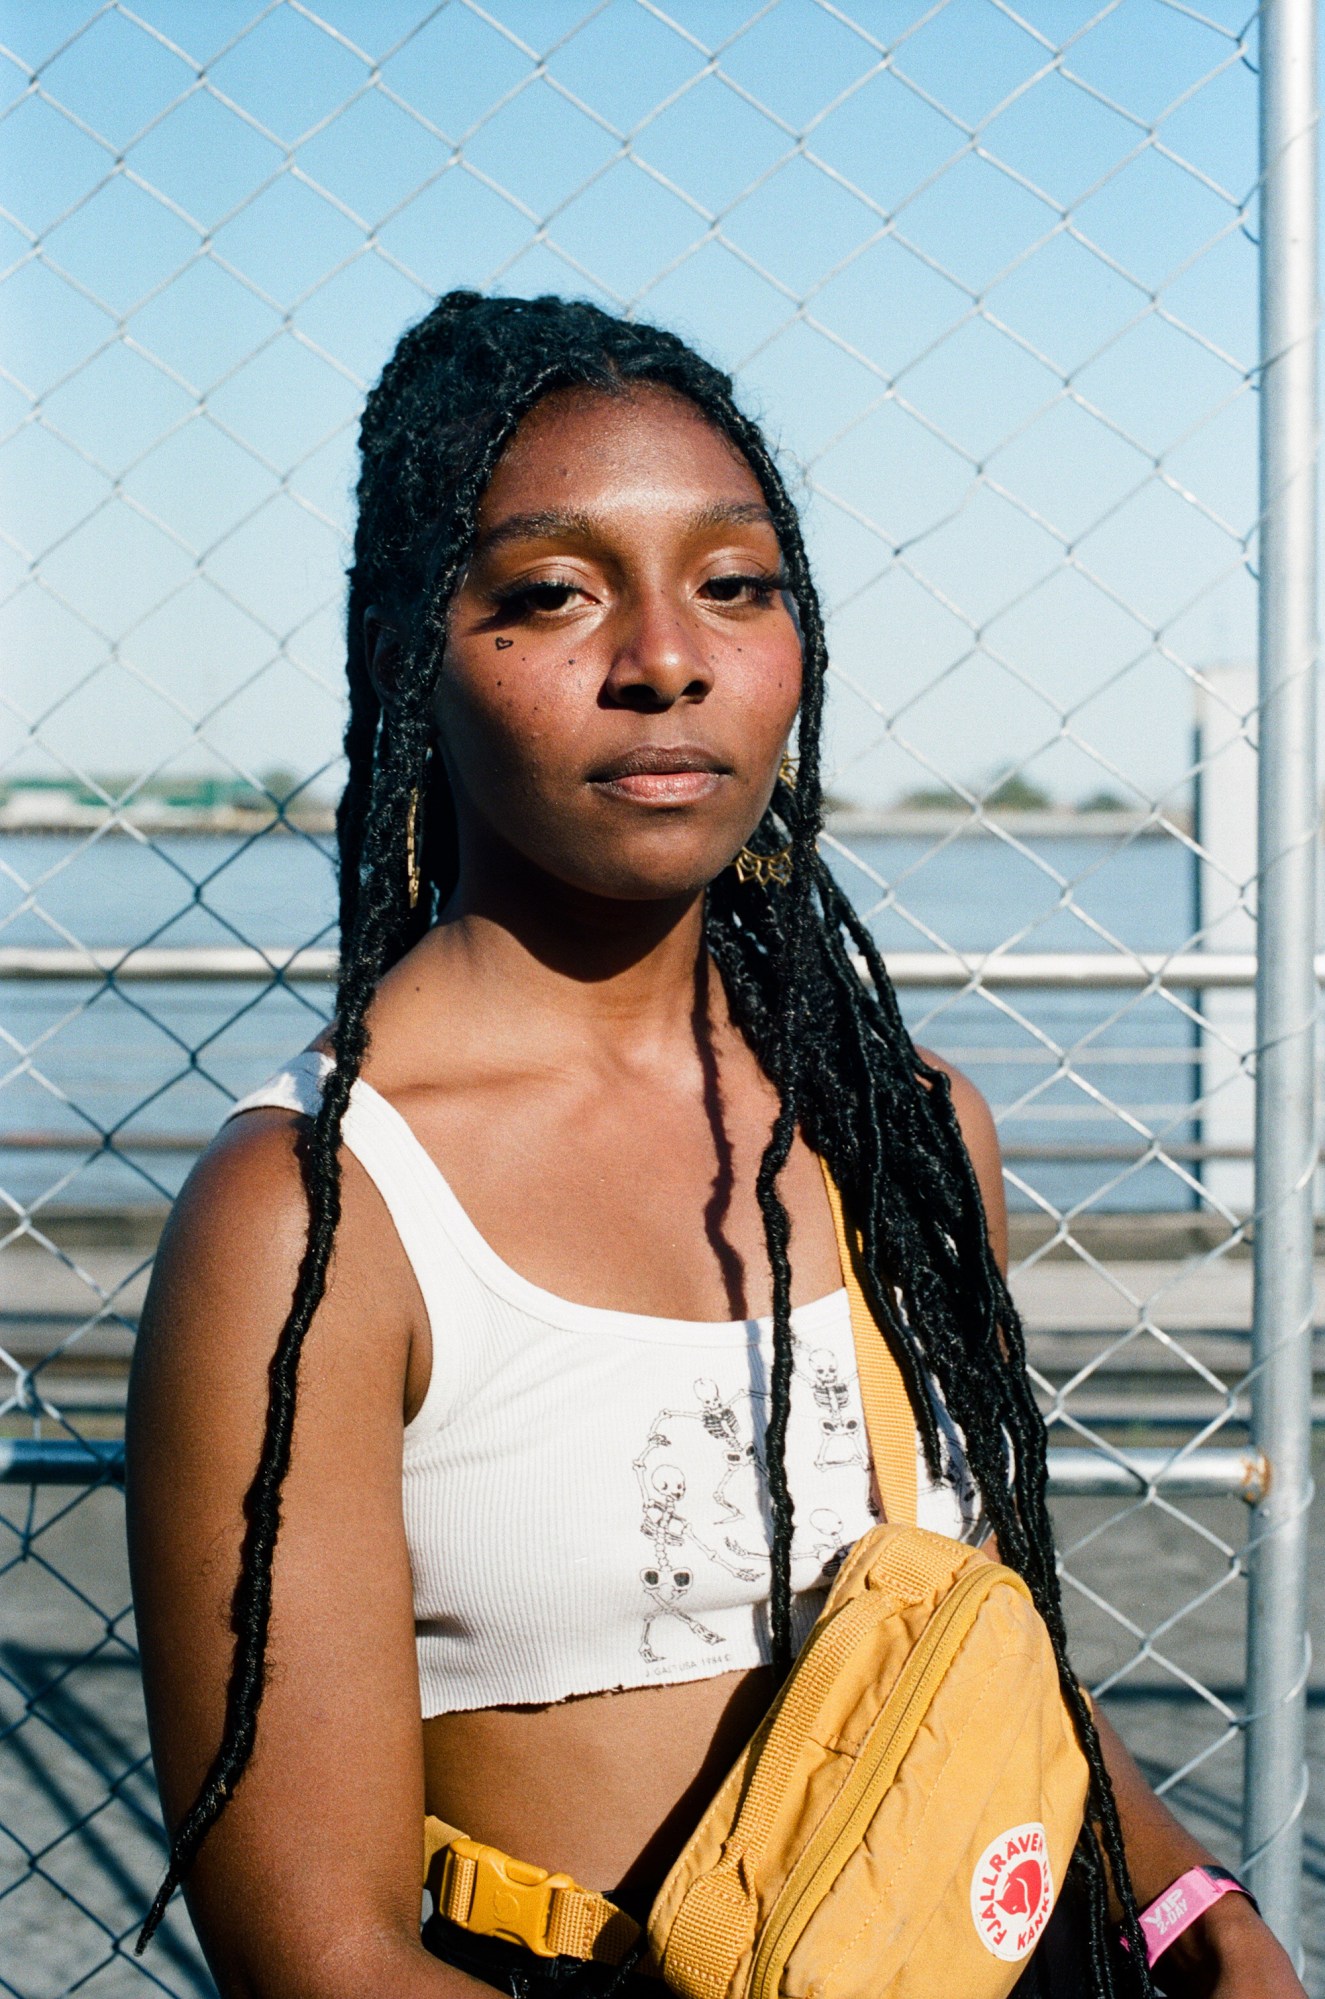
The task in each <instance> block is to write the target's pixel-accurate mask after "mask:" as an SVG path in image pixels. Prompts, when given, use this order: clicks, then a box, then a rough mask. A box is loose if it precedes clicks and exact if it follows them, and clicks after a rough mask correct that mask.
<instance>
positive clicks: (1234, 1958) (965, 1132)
mask: <svg viewBox="0 0 1325 1999" xmlns="http://www.w3.org/2000/svg"><path fill="white" fill-rule="evenodd" d="M919 1052H920V1054H921V1056H922V1058H923V1059H924V1060H925V1061H926V1062H928V1063H930V1064H932V1066H933V1067H934V1068H936V1069H941V1070H943V1072H944V1073H945V1074H946V1075H947V1076H948V1077H949V1079H950V1080H951V1084H952V1101H953V1108H954V1109H955V1111H956V1113H957V1121H958V1123H959V1124H960V1126H961V1133H962V1138H963V1140H964V1141H965V1144H966V1149H967V1152H968V1153H969V1155H970V1160H971V1165H972V1167H973V1168H974V1170H975V1177H976V1179H977V1180H978V1182H979V1184H980V1192H981V1195H982V1197H983V1200H984V1206H985V1217H986V1220H987V1222H988V1225H989V1241H990V1246H991V1248H992V1249H993V1252H994V1257H995V1260H996V1261H997V1263H998V1267H999V1269H1000V1270H1001V1271H1002V1272H1003V1274H1004V1276H1006V1275H1007V1267H1008V1214H1007V1201H1006V1197H1005V1195H1004V1190H1003V1161H1002V1155H1001V1153H1000V1151H999V1144H998V1132H997V1129H996V1128H995V1125H994V1120H993V1117H992V1115H991V1113H990V1109H989V1106H988V1104H987V1103H986V1102H985V1100H984V1098H983V1097H982V1096H981V1094H980V1092H979V1090H977V1089H976V1087H975V1085H974V1083H972V1082H971V1081H970V1079H969V1077H966V1076H963V1075H962V1073H961V1071H960V1070H959V1069H954V1068H953V1067H952V1066H951V1065H950V1064H949V1063H947V1062H944V1061H943V1060H942V1058H941V1057H939V1056H937V1055H934V1054H932V1053H931V1052H930V1051H929V1050H928V1049H921V1050H920V1051H919ZM1095 1725H1096V1728H1097V1730H1098V1732H1099V1738H1100V1747H1101V1748H1102V1749H1103V1751H1104V1761H1105V1764H1106V1765H1107V1767H1108V1771H1109V1776H1110V1778H1111V1780H1112V1783H1113V1790H1114V1796H1115V1798H1116V1799H1117V1803H1118V1816H1119V1819H1120V1821H1121V1823H1122V1829H1123V1843H1124V1845H1125V1847H1126V1850H1127V1864H1128V1868H1129V1870H1130V1872H1131V1876H1132V1885H1133V1887H1134V1888H1135V1890H1136V1897H1137V1901H1138V1903H1139V1904H1140V1906H1141V1907H1142V1908H1143V1909H1144V1908H1145V1907H1146V1906H1147V1905H1148V1904H1149V1903H1150V1902H1153V1901H1154V1899H1155V1897H1156V1896H1157V1895H1161V1894H1163V1892H1164V1890H1165V1889H1166V1888H1167V1887H1169V1886H1170V1884H1171V1883H1172V1882H1174V1881H1176V1880H1177V1878H1178V1876H1179V1875H1180V1874H1185V1873H1186V1872H1187V1869H1188V1868H1189V1867H1199V1866H1201V1865H1203V1864H1206V1863H1213V1862H1214V1861H1215V1856H1214V1854H1212V1853H1211V1852H1210V1851H1209V1849H1208V1848H1207V1847H1204V1846H1202V1844H1201V1842H1200V1840H1198V1839H1196V1838H1195V1837H1194V1836H1193V1834H1191V1833H1190V1832H1188V1831H1187V1828H1186V1827H1185V1826H1184V1825H1182V1824H1181V1823H1180V1822H1179V1820H1178V1819H1176V1818H1175V1817H1174V1815H1173V1813H1172V1812H1171V1811H1170V1810H1169V1808H1168V1806H1167V1805H1166V1804H1164V1803H1163V1801H1162V1800H1161V1799H1160V1798H1157V1797H1156V1796H1155V1793H1154V1791H1153V1790H1152V1789H1151V1787H1150V1785H1149V1784H1148V1783H1147V1782H1146V1780H1145V1778H1144V1777H1143V1776H1142V1774H1141V1772H1140V1770H1139V1769H1138V1768H1137V1766H1136V1763H1135V1762H1134V1761H1133V1759H1132V1757H1131V1756H1130V1755H1129V1753H1128V1751H1127V1750H1126V1748H1124V1746H1123V1743H1122V1741H1121V1740H1120V1738H1119V1736H1118V1734H1117V1732H1116V1731H1115V1729H1114V1728H1113V1726H1112V1724H1111V1723H1110V1722H1109V1720H1108V1719H1107V1718H1106V1716H1104V1715H1103V1714H1102V1713H1100V1711H1099V1710H1098V1709H1096V1711H1095ZM1116 1913H1117V1911H1116V1910H1115V1914H1116ZM1163 1965H1164V1971H1165V1974H1166V1983H1167V1984H1168V1985H1170V1986H1171V1987H1172V1989H1173V1990H1174V1991H1175V1992H1176V1993H1181V1994H1183V1995H1184V1999H1306V1994H1305V1993H1304V1992H1303V1989H1302V1986H1301V1985H1300V1984H1299V1983H1298V1980H1297V1978H1296V1977H1295V1976H1294V1973H1293V1969H1292V1966H1291V1965H1290V1964H1289V1961H1288V1958H1287V1956H1286V1955H1285V1953H1284V1951H1283V1950H1282V1948H1281V1947H1280V1945H1279V1943H1278V1941H1277V1939H1276V1938H1275V1937H1274V1936H1273V1934H1272V1933H1271V1931H1270V1929H1269V1927H1268V1926H1267V1925H1266V1924H1265V1923H1263V1922H1262V1921H1261V1919H1260V1917H1259V1916H1258V1915H1257V1914H1256V1912H1255V1910H1254V1909H1253V1908H1252V1906H1251V1904H1250V1902H1248V1901H1247V1900H1246V1899H1245V1898H1244V1897H1243V1896H1241V1895H1226V1896H1225V1897H1224V1898H1223V1900H1222V1901H1219V1902H1216V1903H1215V1905H1214V1907H1213V1908H1212V1909H1210V1910H1209V1911H1207V1913H1206V1914H1205V1915H1204V1916H1202V1917H1201V1918H1200V1920H1199V1921H1198V1922H1196V1923H1193V1925H1192V1927H1191V1928H1190V1929H1189V1930H1188V1931H1186V1932H1185V1934H1184V1935H1183V1936H1182V1937H1180V1938H1179V1939H1178V1941H1177V1942H1176V1943H1175V1944H1174V1945H1173V1946H1172V1947H1171V1949H1170V1950H1169V1951H1167V1952H1166V1953H1165V1956H1164V1960H1163Z"/></svg>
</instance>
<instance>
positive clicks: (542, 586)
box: [498, 578, 580, 618]
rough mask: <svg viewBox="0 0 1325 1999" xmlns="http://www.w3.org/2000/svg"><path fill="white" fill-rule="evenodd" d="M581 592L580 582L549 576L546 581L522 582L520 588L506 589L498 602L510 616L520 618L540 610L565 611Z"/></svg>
mask: <svg viewBox="0 0 1325 1999" xmlns="http://www.w3.org/2000/svg"><path fill="white" fill-rule="evenodd" d="M579 594H580V591H579V586H578V584H575V583H557V582H554V581H553V580H552V579H551V578H549V579H548V580H547V581H546V582H545V583H522V584H520V586H519V587H518V589H515V590H508V591H506V592H505V593H504V594H503V595H502V596H501V597H500V598H499V600H498V603H499V607H500V609H501V610H502V611H503V612H505V614H506V615H507V616H508V617H517V618H519V617H526V616H528V615H530V614H531V613H535V614H536V613H538V612H540V611H564V610H565V608H566V606H567V605H568V604H569V603H570V601H571V599H572V598H573V597H577V596H578V595H579Z"/></svg>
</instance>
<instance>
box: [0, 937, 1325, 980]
mask: <svg viewBox="0 0 1325 1999" xmlns="http://www.w3.org/2000/svg"><path fill="white" fill-rule="evenodd" d="M885 962H886V964H887V966H888V973H889V977H890V978H891V979H892V981H893V984H894V985H897V986H905V987H920V988H943V989H953V988H956V989H961V988H963V987H966V986H975V985H980V986H986V987H988V988H989V989H990V990H991V991H993V990H995V989H997V990H999V991H1008V990H1012V991H1016V990H1021V989H1025V988H1044V989H1050V990H1057V991H1072V990H1081V991H1086V992H1094V991H1106V990H1108V991H1112V990H1123V991H1135V990H1142V989H1144V988H1145V987H1146V986H1149V985H1155V984H1159V985H1163V986H1165V987H1168V988H1170V989H1174V988H1181V989H1183V990H1191V989H1202V988H1206V987H1245V988H1248V989H1250V988H1251V987H1252V986H1254V985H1255V983H1256V959H1255V956H1254V955H1253V954H1252V953H1251V952H1250V951H1176V952H1171V953H1168V954H1167V955H1166V954H1165V953H1164V952H1162V951H1142V952H1128V953H1124V952H1121V951H1001V952H1000V951H991V952H986V953H972V954H970V955H969V956H968V955H965V954H963V953H962V952H959V951H892V952H887V953H885ZM335 973H336V953H335V951H334V950H331V949H330V948H328V947H325V946H321V945H318V946H309V947H308V948H306V949H297V948H296V949H290V948H289V947H287V946H284V945H281V946H276V945H273V946H272V947H271V948H270V949H259V947H258V946H257V945H252V944H177V945H157V944H154V945H145V946H143V947H142V948H141V949H137V950H136V949H134V948H133V947H132V946H129V947H127V948H125V947H120V946H108V947H107V946H102V947H95V948H94V947H91V946H89V947H88V948H87V949H78V948H76V947H73V946H68V945H60V944H35V945H22V944H11V945H6V946H5V947H4V948H3V949H0V979H12V980H19V979H22V980H31V979H42V980H56V981H60V980H69V979H103V978H115V979H119V980H130V979H132V980H134V981H143V980H154V981H164V982H168V983H173V982H176V981H179V982H192V981H201V982H203V983H205V984H223V983H229V982H232V981H243V982H251V981H253V980H258V979H269V978H272V977H273V976H275V975H278V974H279V976H280V977H282V978H284V979H289V980H293V981H296V982H298V983H300V984H321V983H325V982H326V981H327V980H330V979H332V978H334V977H335ZM1316 977H1317V979H1319V980H1322V981H1325V954H1322V955H1321V956H1319V957H1318V958H1317V960H1316Z"/></svg>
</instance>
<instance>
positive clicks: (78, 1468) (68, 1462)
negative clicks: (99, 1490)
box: [0, 1437, 124, 1485]
mask: <svg viewBox="0 0 1325 1999" xmlns="http://www.w3.org/2000/svg"><path fill="white" fill-rule="evenodd" d="M123 1477H124V1445H123V1444H122V1443H121V1442H120V1441H119V1439H118V1438H116V1439H113V1440H112V1441H110V1442H106V1443H103V1442H100V1441H92V1440H89V1441H88V1442H87V1443H78V1442H71V1441H70V1440H69V1439H68V1438H64V1437H60V1438H54V1437H52V1438H50V1439H47V1438H45V1437H0V1485H96V1484H98V1483H99V1482H100V1481H102V1480H106V1481H108V1482H110V1483H112V1484H118V1483H120V1481H122V1479H123Z"/></svg>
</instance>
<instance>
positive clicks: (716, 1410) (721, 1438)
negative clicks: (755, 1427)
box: [645, 1376, 765, 1520]
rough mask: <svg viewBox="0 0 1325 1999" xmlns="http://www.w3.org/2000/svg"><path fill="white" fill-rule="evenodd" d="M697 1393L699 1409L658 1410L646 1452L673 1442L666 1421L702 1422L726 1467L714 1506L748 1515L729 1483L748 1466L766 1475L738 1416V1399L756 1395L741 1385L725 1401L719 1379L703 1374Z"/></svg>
mask: <svg viewBox="0 0 1325 1999" xmlns="http://www.w3.org/2000/svg"><path fill="white" fill-rule="evenodd" d="M695 1396H696V1399H697V1401H698V1403H699V1407H698V1408H697V1409H660V1410H659V1411H658V1414H657V1415H656V1416H655V1417H654V1419H653V1425H652V1428H651V1430H650V1433H649V1443H648V1445H646V1446H645V1449H646V1451H647V1450H648V1448H649V1447H650V1446H651V1445H653V1444H655V1443H658V1444H662V1445H664V1446H667V1445H669V1444H670V1442H671V1439H670V1437H668V1436H667V1434H666V1432H665V1431H664V1429H663V1427H662V1426H663V1424H664V1423H695V1422H697V1423H699V1424H700V1425H701V1426H702V1428H703V1430H704V1434H705V1436H707V1437H711V1438H712V1440H713V1442H714V1443H715V1444H716V1445H717V1446H718V1448H719V1450H720V1451H721V1452H722V1457H723V1463H724V1465H725V1467H726V1469H725V1470H724V1471H723V1474H722V1476H721V1478H720V1479H719V1480H718V1483H717V1485H716V1486H715V1487H714V1488H713V1503H714V1505H715V1506H720V1507H721V1508H722V1510H723V1512H724V1513H725V1514H726V1516H727V1518H728V1519H729V1520H742V1519H744V1517H745V1515H744V1511H743V1509H742V1508H741V1507H739V1506H733V1504H732V1502H731V1500H730V1499H728V1497H727V1488H728V1486H729V1485H730V1484H731V1482H732V1480H733V1479H734V1478H735V1476H736V1474H737V1472H739V1471H744V1470H746V1469H747V1468H749V1469H753V1471H754V1473H755V1475H756V1477H757V1478H759V1479H763V1478H764V1477H765V1472H764V1466H763V1461H762V1459H761V1458H760V1456H759V1452H758V1449H757V1448H756V1446H755V1444H754V1441H753V1439H751V1440H750V1441H749V1442H747V1441H746V1440H745V1438H744V1437H742V1435H741V1426H740V1423H739V1421H738V1420H737V1415H736V1405H737V1403H738V1402H752V1401H753V1399H754V1398H753V1396H752V1395H751V1392H750V1390H749V1389H748V1388H742V1389H740V1390H738V1391H737V1393H736V1394H735V1395H730V1396H728V1397H727V1399H726V1400H725V1401H724V1400H723V1396H722V1391H721V1389H720V1388H719V1387H718V1384H717V1382H716V1381H709V1380H708V1379H707V1378H705V1377H704V1376H701V1377H700V1379H699V1380H698V1381H697V1382H696V1383H695Z"/></svg>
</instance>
